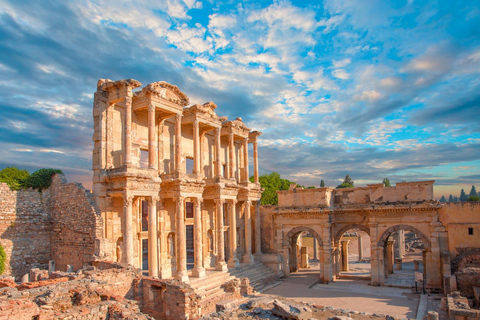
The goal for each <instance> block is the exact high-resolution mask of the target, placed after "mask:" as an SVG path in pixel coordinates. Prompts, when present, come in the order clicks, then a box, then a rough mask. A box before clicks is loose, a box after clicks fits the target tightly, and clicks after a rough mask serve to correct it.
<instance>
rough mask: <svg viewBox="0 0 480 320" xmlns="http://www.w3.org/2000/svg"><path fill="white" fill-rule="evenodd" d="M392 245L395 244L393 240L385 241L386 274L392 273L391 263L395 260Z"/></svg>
mask: <svg viewBox="0 0 480 320" xmlns="http://www.w3.org/2000/svg"><path fill="white" fill-rule="evenodd" d="M394 243H395V240H388V241H387V272H388V273H389V274H392V273H393V262H394V259H395V253H394Z"/></svg>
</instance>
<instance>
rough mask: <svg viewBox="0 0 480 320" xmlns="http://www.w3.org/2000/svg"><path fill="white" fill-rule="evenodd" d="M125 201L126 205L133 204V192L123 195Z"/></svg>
mask: <svg viewBox="0 0 480 320" xmlns="http://www.w3.org/2000/svg"><path fill="white" fill-rule="evenodd" d="M123 202H124V203H125V205H127V206H129V207H130V206H132V205H133V195H131V194H126V195H124V196H123Z"/></svg>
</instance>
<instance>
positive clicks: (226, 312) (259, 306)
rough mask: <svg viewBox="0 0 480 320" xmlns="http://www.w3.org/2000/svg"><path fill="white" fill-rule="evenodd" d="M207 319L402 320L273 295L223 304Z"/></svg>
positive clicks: (204, 318)
mask: <svg viewBox="0 0 480 320" xmlns="http://www.w3.org/2000/svg"><path fill="white" fill-rule="evenodd" d="M202 319H203V320H227V319H248V320H250V319H279V320H280V319H287V320H310V319H325V320H327V319H328V320H380V319H385V320H400V319H396V318H395V317H392V316H390V315H383V314H370V313H365V312H357V311H352V310H348V309H334V308H332V307H328V306H326V307H325V306H320V305H316V304H311V303H306V302H301V303H299V302H294V301H291V300H288V299H279V298H274V297H270V296H263V297H255V298H252V299H250V300H248V301H240V302H239V301H233V300H232V301H221V302H219V303H217V311H216V312H214V313H211V314H208V315H206V316H204V317H203V318H202Z"/></svg>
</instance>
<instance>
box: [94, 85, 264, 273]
mask: <svg viewBox="0 0 480 320" xmlns="http://www.w3.org/2000/svg"><path fill="white" fill-rule="evenodd" d="M140 86H141V84H140V83H139V82H138V81H136V80H133V79H126V80H119V81H111V80H104V79H102V80H99V82H98V84H97V92H95V98H94V108H93V117H94V129H95V132H94V135H93V141H94V142H95V147H94V150H93V171H94V177H93V192H94V196H95V199H96V202H97V204H98V206H99V207H100V210H101V212H102V217H103V220H104V232H105V234H104V236H105V238H107V239H108V248H104V250H106V251H107V252H108V253H109V254H110V256H111V257H112V258H113V259H116V260H117V261H119V262H123V263H127V264H130V265H133V266H134V267H137V268H142V269H143V270H148V273H149V275H150V276H153V277H160V278H170V277H175V278H176V279H178V280H181V281H188V278H189V276H192V277H203V276H205V270H206V269H207V268H215V269H216V270H219V271H226V270H227V268H234V267H236V266H238V265H239V263H240V262H241V263H251V262H253V260H254V254H256V253H258V254H259V253H260V251H261V249H260V228H259V226H260V222H259V221H260V214H259V201H260V196H261V188H260V184H259V182H258V152H257V137H258V136H259V135H260V134H261V133H260V132H258V131H251V130H250V129H249V128H248V127H247V126H246V125H245V124H244V123H243V122H242V119H241V118H237V119H235V120H232V121H227V118H226V117H220V116H218V115H217V114H216V113H215V109H216V107H217V106H216V105H215V104H214V103H213V102H207V103H205V104H203V105H199V104H195V105H192V106H190V107H187V105H189V99H188V97H187V96H186V95H185V94H184V93H182V92H181V91H180V90H179V89H178V88H177V87H176V86H174V85H171V84H168V83H166V82H163V81H160V82H155V83H151V84H149V85H147V86H145V87H144V88H143V89H140V88H139V87H140ZM250 144H252V148H251V149H252V151H253V171H254V172H253V176H254V182H253V183H252V182H250V181H249V145H250Z"/></svg>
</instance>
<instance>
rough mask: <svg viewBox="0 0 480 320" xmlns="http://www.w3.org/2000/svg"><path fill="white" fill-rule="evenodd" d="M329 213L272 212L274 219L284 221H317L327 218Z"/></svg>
mask: <svg viewBox="0 0 480 320" xmlns="http://www.w3.org/2000/svg"><path fill="white" fill-rule="evenodd" d="M329 213H330V212H329V211H287V212H274V213H273V215H274V217H275V218H280V219H281V218H284V219H318V218H324V217H327V216H328V214H329Z"/></svg>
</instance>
